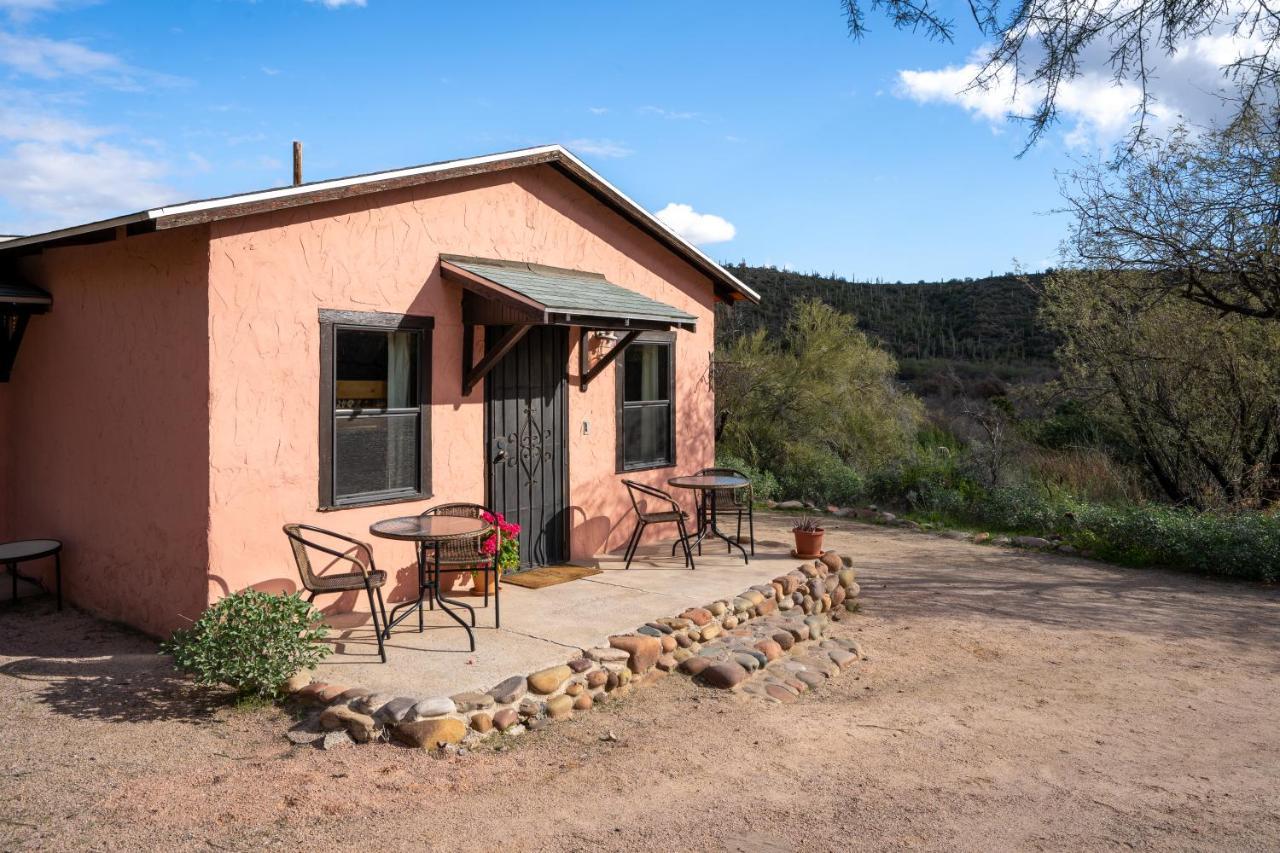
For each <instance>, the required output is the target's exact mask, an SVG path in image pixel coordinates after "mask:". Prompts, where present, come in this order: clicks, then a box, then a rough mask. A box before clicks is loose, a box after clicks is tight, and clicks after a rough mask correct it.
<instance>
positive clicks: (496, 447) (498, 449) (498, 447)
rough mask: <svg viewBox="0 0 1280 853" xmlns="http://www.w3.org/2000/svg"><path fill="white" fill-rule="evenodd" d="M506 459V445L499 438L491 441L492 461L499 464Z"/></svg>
mask: <svg viewBox="0 0 1280 853" xmlns="http://www.w3.org/2000/svg"><path fill="white" fill-rule="evenodd" d="M506 458H507V443H506V442H505V441H503V440H502V439H500V438H495V439H494V440H493V461H494V462H501V461H502V460H503V459H506Z"/></svg>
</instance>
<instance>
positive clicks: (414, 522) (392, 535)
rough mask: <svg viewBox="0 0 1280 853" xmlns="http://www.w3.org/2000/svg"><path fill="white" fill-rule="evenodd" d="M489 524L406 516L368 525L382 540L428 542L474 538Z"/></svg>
mask: <svg viewBox="0 0 1280 853" xmlns="http://www.w3.org/2000/svg"><path fill="white" fill-rule="evenodd" d="M490 528H491V525H490V524H489V522H487V521H484V520H482V519H479V518H465V517H462V516H457V515H427V516H417V515H406V516H401V517H400V518H388V519H384V520H383V521H379V522H376V523H374V524H371V525H369V532H370V533H372V534H373V535H374V536H381V537H383V538H384V539H412V540H416V541H422V542H430V541H432V540H435V539H453V538H455V537H463V536H476V535H478V534H481V533H484V532H485V531H487V530H489V529H490Z"/></svg>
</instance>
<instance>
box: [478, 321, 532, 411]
mask: <svg viewBox="0 0 1280 853" xmlns="http://www.w3.org/2000/svg"><path fill="white" fill-rule="evenodd" d="M475 328H476V327H475V326H473V325H469V324H468V325H464V326H463V327H462V394H463V396H466V395H468V394H470V393H471V391H472V389H474V388H475V387H476V385H478V384H480V381H481V380H482V379H484V378H485V376H487V375H488V373H489V371H490V370H493V368H494V367H495V366H497V364H498V362H500V361H502V357H503V356H504V355H506V354H507V353H509V352H511V349H512V347H514V346H515V345H516V344H518V343H520V339H521V338H523V337H524V336H525V335H526V334H528V332H529V330H530V329H532V328H533V326H532V325H521V326H511V327H509V328H508V329H507V330H506V331H505V332H503V333H502V336H501V337H500V338H498V339H497V340H496V341H485V344H484V357H483V358H481V359H480V363H479V364H475V365H473V364H472V360H473V359H474V357H475V356H474V353H475Z"/></svg>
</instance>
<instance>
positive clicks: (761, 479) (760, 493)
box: [716, 456, 782, 501]
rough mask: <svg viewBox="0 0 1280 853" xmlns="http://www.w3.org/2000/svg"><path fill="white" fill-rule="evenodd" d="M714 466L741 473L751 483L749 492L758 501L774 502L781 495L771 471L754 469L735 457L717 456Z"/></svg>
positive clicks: (776, 479)
mask: <svg viewBox="0 0 1280 853" xmlns="http://www.w3.org/2000/svg"><path fill="white" fill-rule="evenodd" d="M716 465H717V466H718V467H720V468H732V469H733V470H735V471H741V472H742V474H743V476H745V477H746V478H747V479H748V480H750V481H751V491H752V494H753V495H754V496H755V499H756V500H758V501H768V500H776V499H778V498H779V497H781V495H782V487H781V486H780V485H778V478H777V477H775V476H774V475H773V472H772V471H767V470H765V469H763V468H756V467H755V466H753V465H749V464H747V463H746V462H745V461H743V460H741V459H739V458H738V457H736V456H718V457H716Z"/></svg>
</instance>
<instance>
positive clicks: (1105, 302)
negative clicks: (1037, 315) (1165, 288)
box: [1042, 271, 1280, 509]
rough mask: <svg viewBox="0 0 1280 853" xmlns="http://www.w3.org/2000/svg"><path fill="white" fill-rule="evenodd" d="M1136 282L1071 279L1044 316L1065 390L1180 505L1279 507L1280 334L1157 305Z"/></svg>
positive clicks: (1124, 277) (1056, 290)
mask: <svg viewBox="0 0 1280 853" xmlns="http://www.w3.org/2000/svg"><path fill="white" fill-rule="evenodd" d="M1140 276H1141V274H1138V273H1115V272H1108V271H1061V272H1058V273H1055V274H1054V275H1052V276H1050V277H1049V278H1048V280H1047V281H1046V283H1045V294H1044V303H1043V308H1042V314H1043V317H1044V320H1045V322H1046V323H1047V324H1048V325H1049V326H1050V327H1051V328H1053V329H1054V330H1055V331H1056V332H1057V333H1058V334H1059V335H1061V337H1062V339H1063V345H1062V347H1061V348H1060V349H1059V351H1058V358H1059V362H1060V364H1061V367H1062V379H1061V381H1062V383H1063V385H1064V386H1065V388H1066V389H1067V391H1068V392H1069V393H1071V394H1072V395H1074V396H1075V397H1076V398H1077V399H1079V400H1080V401H1081V402H1082V403H1083V405H1084V406H1085V407H1086V408H1087V409H1088V410H1089V412H1090V413H1091V414H1092V415H1093V416H1094V417H1096V418H1098V419H1100V420H1101V421H1103V422H1105V423H1107V424H1108V425H1109V427H1110V428H1114V429H1115V430H1117V431H1118V432H1119V433H1120V434H1122V435H1123V436H1124V438H1125V440H1126V441H1127V442H1128V443H1129V444H1130V445H1132V446H1133V447H1134V448H1135V449H1136V451H1137V455H1138V458H1139V460H1140V463H1141V465H1142V467H1143V469H1144V470H1145V471H1146V473H1147V474H1148V475H1149V476H1150V477H1151V479H1152V480H1153V481H1154V482H1155V484H1156V485H1157V486H1158V487H1159V488H1160V489H1161V490H1162V491H1163V492H1164V494H1165V495H1167V496H1168V498H1169V499H1170V500H1171V501H1173V502H1174V503H1177V504H1187V505H1191V506H1194V507H1196V508H1200V509H1204V508H1209V507H1213V506H1229V507H1236V508H1239V507H1248V506H1262V507H1269V506H1273V505H1275V504H1276V503H1277V502H1278V501H1280V324H1277V323H1268V322H1260V321H1258V320H1254V319H1250V318H1247V317H1242V316H1239V315H1236V314H1225V315H1224V314H1221V313H1220V312H1217V311H1214V310H1212V309H1210V308H1207V307H1205V306H1203V305H1200V304H1197V303H1196V302H1193V301H1188V300H1185V299H1177V298H1173V297H1169V296H1166V297H1164V298H1157V299H1152V298H1150V296H1149V295H1148V294H1147V292H1146V290H1145V287H1144V285H1143V284H1142V283H1141V282H1138V281H1135V279H1138V278H1140Z"/></svg>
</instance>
